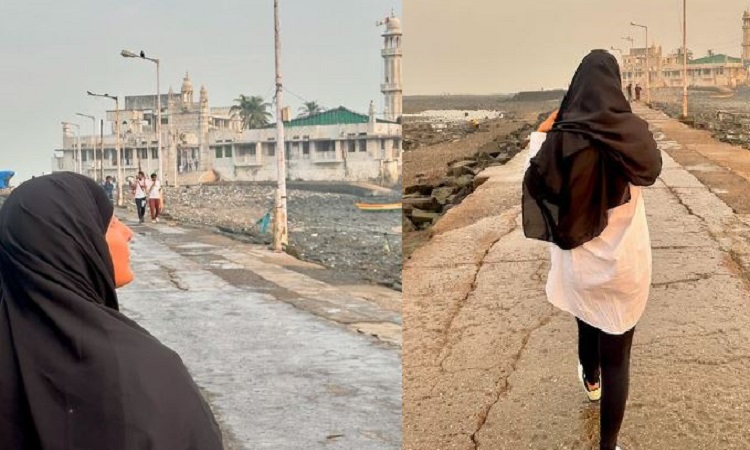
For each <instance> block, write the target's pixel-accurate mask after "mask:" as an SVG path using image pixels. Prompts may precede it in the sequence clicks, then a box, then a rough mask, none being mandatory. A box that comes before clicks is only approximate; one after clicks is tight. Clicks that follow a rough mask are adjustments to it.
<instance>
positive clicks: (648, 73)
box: [630, 22, 651, 104]
mask: <svg viewBox="0 0 750 450" xmlns="http://www.w3.org/2000/svg"><path fill="white" fill-rule="evenodd" d="M630 25H632V26H634V27H639V28H643V29H644V30H646V104H649V103H651V83H650V78H651V71H650V67H649V63H648V60H649V49H648V27H647V26H646V25H640V24H637V23H635V22H630Z"/></svg>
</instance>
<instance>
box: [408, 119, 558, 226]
mask: <svg viewBox="0 0 750 450" xmlns="http://www.w3.org/2000/svg"><path fill="white" fill-rule="evenodd" d="M546 116H547V114H540V115H539V117H538V119H537V123H536V124H530V123H524V124H522V125H521V126H520V127H519V128H518V129H516V130H515V131H513V132H511V133H510V134H508V135H507V136H505V137H502V138H497V139H496V140H494V141H492V142H489V143H487V144H485V145H483V146H482V147H480V148H479V149H478V150H477V152H476V153H475V154H474V155H473V156H470V157H465V158H460V159H457V160H453V161H451V162H449V163H448V165H447V167H446V172H445V176H444V177H443V178H442V179H440V180H439V181H437V182H429V181H425V180H423V179H422V177H420V176H419V174H417V177H416V178H417V182H416V183H415V184H412V185H409V186H405V187H404V196H403V219H402V226H403V228H404V231H405V232H407V231H415V230H425V229H427V228H429V227H431V226H432V225H434V224H435V223H436V222H437V221H438V219H439V218H440V217H441V216H442V215H443V214H445V213H446V212H448V211H449V210H450V209H452V208H454V207H455V206H456V205H458V204H460V203H461V201H462V200H463V199H464V198H466V197H467V196H468V195H469V194H471V193H472V192H474V189H476V188H477V187H478V186H479V185H481V184H482V183H483V182H484V181H486V179H484V178H477V175H478V174H479V173H480V172H481V171H483V170H484V169H486V168H487V167H491V166H499V165H503V164H505V163H506V162H508V161H509V160H510V159H511V158H513V157H514V156H515V155H516V154H517V153H518V152H520V151H521V150H523V149H524V148H525V147H526V140H527V139H528V135H529V134H530V133H531V131H533V130H535V129H536V128H537V127H538V124H539V123H540V122H541V121H542V120H543V119H544V118H545V117H546Z"/></svg>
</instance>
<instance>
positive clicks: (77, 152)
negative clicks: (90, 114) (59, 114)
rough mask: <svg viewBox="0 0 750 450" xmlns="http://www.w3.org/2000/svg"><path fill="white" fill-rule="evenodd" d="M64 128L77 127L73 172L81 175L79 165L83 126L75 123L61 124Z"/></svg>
mask: <svg viewBox="0 0 750 450" xmlns="http://www.w3.org/2000/svg"><path fill="white" fill-rule="evenodd" d="M60 123H62V124H63V126H67V127H76V145H75V148H73V172H75V173H81V172H80V171H79V170H78V163H79V160H80V156H81V126H80V125H78V124H77V123H73V122H60Z"/></svg>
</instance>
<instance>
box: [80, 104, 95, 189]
mask: <svg viewBox="0 0 750 450" xmlns="http://www.w3.org/2000/svg"><path fill="white" fill-rule="evenodd" d="M76 116H81V117H88V118H89V119H91V125H92V127H91V148H93V149H94V176H93V177H92V178H94V179H96V117H94V116H90V115H88V114H82V113H76ZM81 172H83V158H81Z"/></svg>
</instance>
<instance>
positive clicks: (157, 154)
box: [151, 148, 159, 159]
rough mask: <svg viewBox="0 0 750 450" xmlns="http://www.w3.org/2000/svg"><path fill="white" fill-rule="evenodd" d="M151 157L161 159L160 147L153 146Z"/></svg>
mask: <svg viewBox="0 0 750 450" xmlns="http://www.w3.org/2000/svg"><path fill="white" fill-rule="evenodd" d="M151 159H159V149H158V148H152V149H151Z"/></svg>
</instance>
